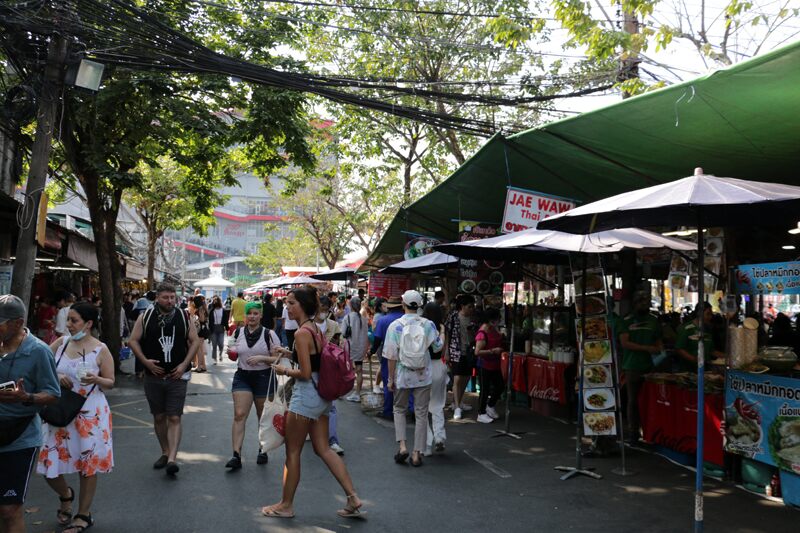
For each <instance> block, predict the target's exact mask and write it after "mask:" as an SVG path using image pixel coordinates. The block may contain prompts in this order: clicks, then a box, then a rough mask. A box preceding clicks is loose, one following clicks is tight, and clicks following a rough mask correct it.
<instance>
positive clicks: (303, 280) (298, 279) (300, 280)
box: [274, 276, 324, 287]
mask: <svg viewBox="0 0 800 533" xmlns="http://www.w3.org/2000/svg"><path fill="white" fill-rule="evenodd" d="M312 283H324V282H322V281H320V280H318V279H314V278H312V277H310V276H294V277H292V276H284V277H283V279H281V280H280V281H279V282H277V283H275V284H274V286H275V287H286V286H288V285H308V284H312Z"/></svg>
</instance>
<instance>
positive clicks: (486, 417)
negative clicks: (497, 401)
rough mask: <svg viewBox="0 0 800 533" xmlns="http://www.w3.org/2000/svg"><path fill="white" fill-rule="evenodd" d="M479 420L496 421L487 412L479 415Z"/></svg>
mask: <svg viewBox="0 0 800 533" xmlns="http://www.w3.org/2000/svg"><path fill="white" fill-rule="evenodd" d="M478 422H480V423H481V424H491V423H492V422H494V418H492V417H491V416H489V415H487V414H482V415H478Z"/></svg>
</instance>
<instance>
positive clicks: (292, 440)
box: [0, 284, 797, 533]
mask: <svg viewBox="0 0 800 533" xmlns="http://www.w3.org/2000/svg"><path fill="white" fill-rule="evenodd" d="M52 303H53V304H54V305H51V302H47V301H40V302H37V309H36V310H35V311H34V312H31V313H29V312H28V310H27V309H26V306H25V305H24V303H23V302H22V301H21V300H20V299H19V298H16V297H14V296H11V295H4V296H0V356H2V359H0V381H2V382H4V383H3V387H2V388H3V390H0V469H2V472H3V473H4V475H3V476H2V479H0V521H2V522H0V523H2V524H3V525H4V528H5V529H4V530H5V531H9V532H17V531H24V522H23V518H22V507H21V505H22V503H23V501H24V498H25V494H26V491H27V485H28V482H29V479H30V476H31V474H32V472H33V471H34V470H35V471H36V472H37V473H39V474H41V475H43V476H44V478H45V479H46V481H47V484H48V485H49V486H50V487H51V488H52V490H53V491H54V492H55V493H56V497H57V498H58V505H57V508H56V511H55V514H56V517H55V518H56V520H57V522H58V524H59V525H61V526H62V527H63V528H64V529H63V531H65V532H67V533H79V532H81V531H84V530H85V529H87V528H89V527H91V526H92V524H93V523H94V519H93V516H92V500H93V496H94V493H95V490H96V487H97V474H102V473H108V472H110V471H111V470H112V469H113V466H114V454H113V434H112V425H111V411H110V408H109V404H108V402H107V401H106V398H105V392H107V391H108V390H110V389H112V388H113V387H114V384H115V373H114V361H113V358H112V356H111V354H110V353H109V351H108V348H107V347H106V346H105V344H103V343H102V342H101V341H100V340H99V332H100V330H101V328H102V325H101V323H100V314H99V309H98V302H97V301H92V300H88V301H80V302H75V298H74V297H73V296H72V295H71V294H69V293H67V292H65V293H63V294H60V295H59V296H58V297H57V299H56V300H55V301H54V302H52ZM475 304H476V302H475V299H474V298H473V297H472V296H469V295H459V296H458V297H457V298H455V299H454V300H453V301H452V302H450V304H447V303H446V302H445V297H444V294H443V293H442V292H441V291H439V292H437V293H436V294H435V295H434V297H433V298H432V299H431V300H430V301H427V302H426V301H425V299H424V298H423V296H422V295H421V294H420V293H418V292H417V291H413V290H412V291H406V292H405V293H404V294H402V295H395V296H392V297H389V298H386V299H383V298H372V299H368V298H366V296H365V294H364V293H363V291H359V293H358V294H357V295H355V294H354V295H344V294H337V293H328V294H318V293H317V290H316V289H314V288H313V287H302V288H298V289H294V290H291V291H289V293H288V295H287V296H286V297H284V298H278V299H273V298H272V296H271V295H269V294H266V295H264V296H263V297H259V298H250V299H245V298H244V295H243V294H242V293H239V294H238V295H237V296H236V297H235V298H227V299H226V300H225V301H223V300H222V299H221V298H220V297H219V296H213V297H211V298H210V301H208V302H207V301H206V298H205V297H204V296H203V295H201V294H195V295H193V296H191V297H188V298H183V299H180V300H179V298H178V296H177V294H176V290H175V288H174V287H172V286H171V285H169V284H161V285H159V286H158V287H157V288H156V289H155V290H153V291H149V292H148V293H145V294H144V295H142V296H141V297H139V296H138V295H135V294H134V295H131V297H129V298H127V299H126V301H125V303H124V304H123V306H122V307H123V317H124V320H125V323H124V324H120V332H121V333H124V335H125V337H126V341H127V345H128V347H129V348H130V350H131V351H132V352H133V355H134V356H135V358H136V369H137V373H138V374H140V375H141V379H142V386H143V390H144V394H145V397H146V399H147V402H148V404H149V407H150V411H151V414H152V416H153V426H154V429H155V435H156V440H157V443H158V446H159V448H160V455H159V456H158V458H157V459H156V461H155V462H154V463H153V468H155V469H164V470H165V472H166V474H167V475H168V476H173V477H174V476H176V475H177V474H178V472H179V471H180V465H179V464H178V450H179V447H180V441H181V433H182V415H183V412H184V404H185V401H186V394H187V388H188V382H189V380H190V379H191V375H192V371H194V372H196V373H202V372H207V371H208V367H207V359H208V356H209V353H210V358H211V361H212V363H213V364H214V365H218V364H221V363H222V362H223V358H224V359H225V360H229V361H233V362H235V364H236V370H235V373H234V375H233V379H232V381H231V386H230V388H231V394H232V397H233V406H234V408H233V416H232V427H231V458H230V460H229V461H228V462H227V463H226V464H225V468H227V469H229V470H231V471H236V470H239V469H241V468H242V467H243V464H244V462H243V452H244V447H245V442H246V439H245V427H246V422H247V419H248V417H249V415H250V413H251V411H252V408H253V407H255V411H256V416H257V417H258V418H259V419H260V418H261V415H262V412H263V410H264V407H265V403H266V402H267V401H272V400H273V399H274V397H275V396H276V394H277V391H278V389H279V384H278V382H279V379H281V380H283V379H285V378H283V376H287V377H289V378H291V383H292V386H291V396H290V399H289V401H288V406H287V410H288V415H287V417H286V428H285V443H284V445H285V452H286V462H285V465H284V477H283V493H282V497H281V500H280V501H279V502H277V503H275V504H273V505H269V506H266V507H264V508H263V509H262V513H263V514H264V515H265V516H268V517H275V518H287V517H292V516H294V496H295V492H296V489H297V486H298V483H299V472H300V457H301V451H302V449H303V446H304V444H305V442H306V440H310V441H311V445H312V447H313V449H314V452H315V454H316V455H317V456H318V457H320V458H321V459H322V461H323V462H324V463H325V465H326V466H327V467H328V469H329V470H330V471H331V473H332V475H333V476H334V477H335V478H336V480H337V481H338V482H339V484H340V485H341V487H342V489H343V491H344V494H345V497H346V504H345V506H344V507H343V508H342V509H339V511H338V514H339V515H340V516H343V517H358V516H362V515H363V513H364V511H362V510H361V507H362V501H361V499H360V498H359V497H358V495H357V493H356V491H355V486H354V483H353V480H352V479H351V477H350V475H349V473H348V470H347V467H346V465H345V463H344V462H343V461H342V459H341V456H342V455H344V452H345V450H344V447H343V445H342V443H341V442H340V441H339V436H338V431H337V409H336V402H335V401H329V400H325V399H324V398H323V397H322V396H320V393H319V391H318V387H317V383H318V382H319V379H320V375H319V372H320V368H321V358H322V354H323V351H324V350H323V347H324V346H325V345H326V344H327V343H333V344H336V345H345V344H346V345H347V347H348V348H349V350H348V353H349V356H350V358H351V360H352V363H353V367H354V369H355V373H356V378H355V381H354V386H353V388H352V391H350V392H349V393H348V394H345V395H343V396H342V397H341V398H340V399H342V400H347V401H352V402H360V401H361V397H362V395H363V394H367V393H372V394H383V396H384V402H383V410H382V412H380V413H378V416H383V417H385V418H387V419H388V420H392V421H393V423H394V428H395V440H396V441H397V449H396V451H395V453H394V460H395V462H397V463H398V464H410V465H412V466H415V467H419V466H422V464H423V457H426V456H430V455H432V454H434V453H443V452H445V450H446V441H447V434H446V430H445V420H446V416H445V409H446V406H445V404H446V399H447V397H448V394H447V393H448V390H452V398H453V401H452V404H451V405H450V406H449V409H450V410H452V418H453V419H454V420H461V419H463V418H465V417H467V416H469V414H468V413H469V412H470V411H472V409H473V406H471V405H469V403H468V402H467V401H466V400H465V398H466V391H467V387H468V384H469V383H470V382H471V380H473V379H474V380H475V381H476V382H477V383H478V384H479V386H480V394H479V400H478V404H477V406H476V407H477V414H476V416H475V419H476V421H477V422H480V423H486V424H489V423H492V422H493V421H494V420H496V419H498V418H499V417H500V414H499V413H498V411H497V409H496V405H497V402H498V401H499V399H500V398H501V396H502V394H503V391H504V382H503V378H502V373H501V369H500V365H501V354H502V352H503V351H504V350H506V348H507V344H508V339H506V338H505V336H504V334H503V333H502V332H501V329H500V323H501V316H502V313H501V310H500V309H496V308H490V307H487V308H483V309H476V305H475ZM517 316H518V317H520V318H519V320H520V328H519V329H518V330H517V331H518V332H519V333H520V335H522V336H523V337H524V336H525V335H526V321H525V317H526V316H530V315H529V314H527V315H526V313H518V314H517ZM700 316H702V320H704V322H705V326H706V329H705V331H706V337H705V338H704V343H705V344H706V348H707V353H709V354H711V355H712V357H714V356H720V355H721V353H722V352H721V351H720V350H722V349H724V346H723V344H722V341H723V340H724V338H720V337H721V336H722V335H724V326H725V323H726V319H725V317H721V316H720V315H715V314H714V313H712V310H711V308H710V306H709V305H708V304H705V305H703V306H698V308H697V312H696V313H692V314H687V315H686V316H685V317H682V316H681V315H679V314H671V315H662V316H657V315H654V314H652V313H651V310H650V299H649V295H647V294H644V293H637V294H636V295H635V297H634V301H633V309H632V311H631V313H630V314H629V315H627V316H625V317H619V318H618V319H617V320H616V322H617V324H616V326H615V330H616V332H617V334H618V336H619V341H620V346H621V348H622V358H621V367H622V369H623V371H624V375H625V391H626V393H627V394H626V396H627V398H634V399H635V398H636V397H637V395H638V390H639V389H640V388H641V384H642V380H643V376H644V374H645V373H647V372H650V371H652V370H653V368H654V367H653V361H654V359H653V357H652V356H653V355H654V354H658V353H661V352H664V351H665V350H668V351H670V352H671V353H672V354H674V359H672V360H671V362H670V360H668V362H667V363H666V364H668V365H672V370H676V371H678V370H692V367H693V366H694V365H696V357H697V349H698V344H699V339H698V338H697V335H696V334H695V332H696V330H697V327H698V325H699V320H701V318H700ZM729 318H730V317H729ZM756 318H758V319H759V320H761V319H762V318H765V317H760V316H756ZM31 321H33V322H31ZM26 324H31V325H32V327H26ZM763 324H764V327H762V328H761V331H762V334H763V335H764V339H762V344H766V343H768V342H769V343H771V344H775V343H778V344H782V345H789V346H796V345H797V337H796V336H795V333H794V330H793V328H792V326H791V322H790V321H789V320H788V317H786V315H783V314H780V313H776V314H775V315H774V316H770V317H768V320H765V321H764V322H763ZM207 345H210V346H207ZM373 357H375V358H377V359H378V361H380V371H379V372H378V375H377V376H376V378H377V379H376V384H375V385H374V387H373V389H372V390H371V391H370V390H369V389H368V388H365V386H364V362H365V361H369V360H371V358H373ZM694 368H695V369H696V366H694ZM66 396H70V397H72V398H73V399H74V398H75V397H77V398H79V399H80V402H81V408H80V409H79V410H78V411H77V412H76V413H74V414H73V415H72V417H71V418H70V419H69V421H68V423H65V424H56V423H54V422H52V421H51V419H52V414H48V413H50V412H52V411H53V410H54V409H56V408H58V409H61V408H62V407H63V405H62V404H64V403H65V400H64V398H65V397H66ZM636 405H637V402H635V401H628V402H627V409H626V416H625V419H626V425H627V428H626V429H627V433H626V434H627V435H628V438H629V439H631V440H636V439H637V438H638V434H639V428H638V412H637V409H636ZM62 410H63V409H62ZM40 413H41V419H44V422H42V420H41V419H40V416H38V414H40ZM409 414H412V415H413V420H414V426H415V427H414V432H413V439H412V440H407V427H406V426H407V420H408V416H409ZM253 440H255V439H253ZM254 448H255V447H254ZM254 455H255V459H256V461H255V462H256V464H260V465H263V464H267V463H268V461H269V456H268V453H267V451H265V450H262V449H261V447H260V446H259V447H258V448H257V452H256V453H255V454H254ZM75 473H77V474H78V475H79V485H78V492H76V491H75V490H74V489H73V487H72V486H71V485H70V484H69V482H68V481H67V478H66V477H65V476H68V475H70V474H75ZM76 495H77V497H78V500H77V504H76V503H75V500H76ZM73 511H77V512H74V513H73Z"/></svg>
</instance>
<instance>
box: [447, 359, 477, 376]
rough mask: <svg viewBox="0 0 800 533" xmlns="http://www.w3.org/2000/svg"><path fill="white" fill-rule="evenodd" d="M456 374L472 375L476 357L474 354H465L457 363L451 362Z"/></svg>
mask: <svg viewBox="0 0 800 533" xmlns="http://www.w3.org/2000/svg"><path fill="white" fill-rule="evenodd" d="M451 368H452V369H453V375H454V376H471V375H472V369H473V368H475V358H474V357H473V356H472V354H464V355H462V356H461V358H460V359H459V360H458V362H457V363H451Z"/></svg>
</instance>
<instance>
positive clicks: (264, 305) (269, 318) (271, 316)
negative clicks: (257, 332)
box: [261, 293, 277, 331]
mask: <svg viewBox="0 0 800 533" xmlns="http://www.w3.org/2000/svg"><path fill="white" fill-rule="evenodd" d="M261 311H262V314H261V325H262V326H264V327H265V328H267V329H269V330H271V331H275V318H276V314H277V312H276V309H275V306H274V305H272V295H271V294H270V293H266V294H264V301H263V302H261Z"/></svg>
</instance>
